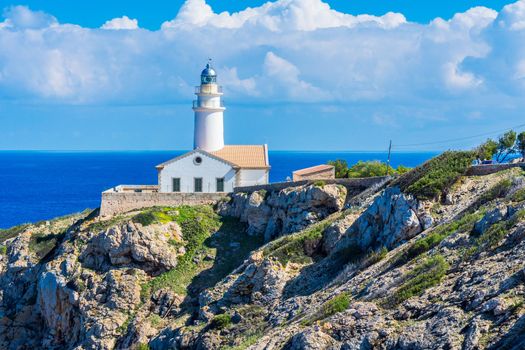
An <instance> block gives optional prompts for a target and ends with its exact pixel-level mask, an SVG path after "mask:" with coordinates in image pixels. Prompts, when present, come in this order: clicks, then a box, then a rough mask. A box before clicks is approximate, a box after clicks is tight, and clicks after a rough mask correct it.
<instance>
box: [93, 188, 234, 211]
mask: <svg viewBox="0 0 525 350" xmlns="http://www.w3.org/2000/svg"><path fill="white" fill-rule="evenodd" d="M224 197H225V194H224V193H144V192H142V193H140V192H139V193H135V192H129V193H122V192H121V193H119V192H104V193H102V203H101V205H100V215H101V216H112V215H116V214H120V213H125V212H128V211H131V210H136V209H142V208H148V207H155V206H170V207H175V206H179V205H200V204H214V203H216V202H218V201H219V200H221V199H222V198H224Z"/></svg>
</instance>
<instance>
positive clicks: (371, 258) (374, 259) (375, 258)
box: [365, 247, 388, 266]
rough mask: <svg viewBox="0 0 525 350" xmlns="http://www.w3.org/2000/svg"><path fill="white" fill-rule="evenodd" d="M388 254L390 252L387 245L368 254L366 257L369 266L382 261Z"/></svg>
mask: <svg viewBox="0 0 525 350" xmlns="http://www.w3.org/2000/svg"><path fill="white" fill-rule="evenodd" d="M387 254H388V249H387V248H386V247H382V248H381V249H379V250H376V251H373V252H371V253H369V254H368V256H367V257H366V259H365V260H366V264H367V265H368V266H370V265H373V264H376V263H378V262H380V261H381V260H383V259H384V258H385V257H386V255H387Z"/></svg>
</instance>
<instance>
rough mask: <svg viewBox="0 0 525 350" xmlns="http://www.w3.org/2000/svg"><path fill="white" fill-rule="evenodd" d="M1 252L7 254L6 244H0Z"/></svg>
mask: <svg viewBox="0 0 525 350" xmlns="http://www.w3.org/2000/svg"><path fill="white" fill-rule="evenodd" d="M0 254H1V255H6V254H7V247H6V246H5V245H0Z"/></svg>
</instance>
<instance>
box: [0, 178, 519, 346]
mask: <svg viewBox="0 0 525 350" xmlns="http://www.w3.org/2000/svg"><path fill="white" fill-rule="evenodd" d="M345 197H346V191H345V189H344V188H342V187H339V186H334V185H329V186H318V187H316V186H307V187H297V188H289V189H285V190H282V191H278V192H272V193H264V192H254V193H249V194H248V193H239V194H235V195H233V196H232V198H231V200H230V201H229V202H228V203H221V204H219V205H218V208H216V209H217V210H216V212H218V213H220V214H221V215H222V216H218V215H217V214H216V212H214V211H213V210H212V209H211V208H210V207H180V208H152V209H148V210H144V211H141V212H132V213H128V214H126V215H124V216H122V217H118V218H113V219H111V220H108V221H99V220H98V219H97V217H96V216H95V215H94V214H92V215H89V216H86V215H77V216H72V217H68V218H61V219H57V220H54V221H51V222H49V223H44V224H39V225H29V226H25V227H21V228H18V229H14V230H11V231H9V235H10V236H12V238H7V237H5V234H6V233H5V232H3V233H0V239H1V240H2V246H5V247H6V249H5V252H4V253H2V254H1V263H0V289H1V294H0V317H1V319H0V348H2V349H29V348H32V349H146V348H150V349H485V348H489V349H522V348H524V347H525V307H524V303H525V239H524V238H525V176H524V172H523V171H521V170H518V169H514V170H511V171H504V172H501V173H497V174H493V175H488V176H483V177H465V176H464V177H460V178H459V179H458V180H457V181H456V182H455V183H454V184H453V185H451V186H449V187H447V189H446V192H444V195H443V197H442V198H439V199H436V200H434V201H432V200H425V201H422V200H419V199H418V198H417V196H416V195H414V194H408V193H405V192H403V190H401V187H400V186H397V185H392V186H390V187H387V188H386V189H384V190H381V191H378V192H376V193H370V197H369V198H367V199H366V200H363V201H360V202H362V203H363V205H357V206H352V207H350V208H346V209H344V208H343V207H344V202H345ZM2 234H3V235H4V236H2Z"/></svg>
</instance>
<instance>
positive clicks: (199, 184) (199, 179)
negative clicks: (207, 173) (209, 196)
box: [194, 177, 202, 192]
mask: <svg viewBox="0 0 525 350" xmlns="http://www.w3.org/2000/svg"><path fill="white" fill-rule="evenodd" d="M194 180H195V181H194V191H195V192H202V177H196V178H195V179H194Z"/></svg>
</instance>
